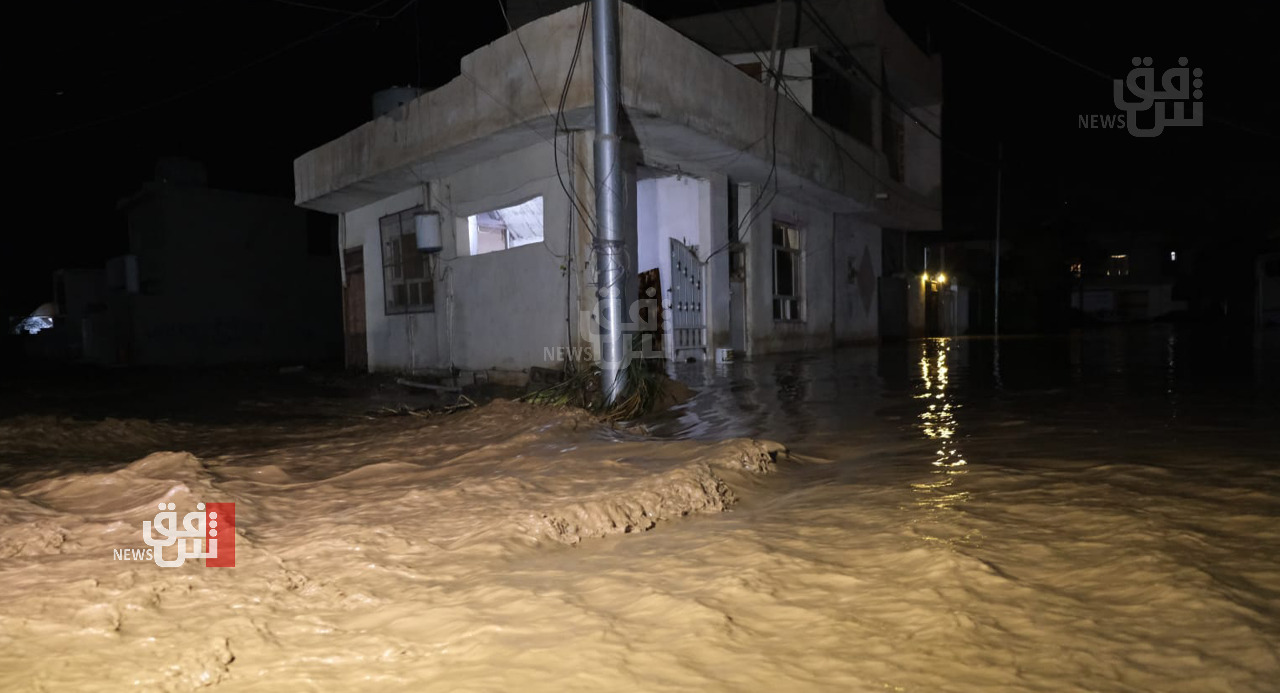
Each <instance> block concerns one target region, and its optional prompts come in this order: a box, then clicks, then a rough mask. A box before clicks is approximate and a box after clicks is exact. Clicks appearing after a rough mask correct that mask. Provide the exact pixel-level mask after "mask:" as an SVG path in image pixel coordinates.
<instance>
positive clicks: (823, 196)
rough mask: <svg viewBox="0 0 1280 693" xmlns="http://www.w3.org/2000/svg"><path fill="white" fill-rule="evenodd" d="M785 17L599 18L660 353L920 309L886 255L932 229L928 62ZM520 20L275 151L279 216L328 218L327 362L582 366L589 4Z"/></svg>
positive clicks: (845, 330)
mask: <svg viewBox="0 0 1280 693" xmlns="http://www.w3.org/2000/svg"><path fill="white" fill-rule="evenodd" d="M543 4H544V5H545V4H546V3H543ZM803 5H804V7H805V11H804V12H803V13H800V14H795V13H792V12H791V11H788V12H786V13H783V14H785V17H784V18H783V21H781V22H778V21H777V20H778V17H779V15H778V13H777V12H776V11H775V7H776V5H775V4H772V3H770V4H769V5H767V6H761V7H757V8H748V9H745V10H735V11H733V12H731V13H727V14H716V15H706V16H701V17H691V18H686V19H682V20H679V21H677V22H673V23H672V24H671V25H668V24H664V23H662V22H660V21H657V20H655V19H654V18H652V17H650V16H649V15H646V14H645V13H644V12H641V11H640V10H638V9H636V8H634V7H632V6H630V5H626V4H622V5H621V7H620V11H619V44H620V45H619V61H620V70H619V71H620V80H621V85H620V86H621V109H622V114H621V121H622V124H623V129H624V132H625V134H626V138H625V142H624V147H623V149H624V156H623V160H624V161H623V165H624V167H625V171H624V178H625V181H626V186H627V187H626V190H625V191H624V199H625V202H626V205H625V207H626V209H625V211H624V222H623V226H624V235H625V239H626V248H627V253H626V263H627V265H626V267H625V268H624V270H625V271H624V275H625V281H626V284H627V285H626V294H625V295H626V296H628V297H632V298H633V299H634V300H639V299H643V298H648V297H652V298H654V299H656V300H658V301H660V302H661V314H662V321H661V324H662V332H663V334H662V336H661V341H662V345H663V346H662V348H663V350H664V351H665V353H666V354H667V355H668V356H669V357H672V358H678V359H681V360H684V359H688V358H694V359H703V358H708V357H710V356H711V355H712V354H714V353H715V350H717V349H733V350H734V351H735V352H736V353H737V354H739V355H742V356H747V357H749V356H752V355H756V354H763V353H769V352H778V351H786V350H802V349H817V348H824V347H829V346H831V345H833V344H836V343H839V342H846V341H853V340H872V339H876V338H877V337H878V336H879V334H880V321H881V315H882V314H891V315H893V316H895V317H894V318H893V319H898V317H896V316H900V318H901V320H902V321H907V320H908V317H907V316H909V315H915V316H916V318H915V319H917V320H919V319H921V318H920V315H921V314H922V311H920V310H918V309H915V310H912V309H911V304H912V303H913V302H922V301H923V297H922V295H921V291H922V287H921V286H919V281H918V277H917V276H915V275H910V276H908V275H907V274H906V273H905V272H902V271H897V272H895V273H892V274H888V275H886V258H889V263H888V264H889V266H890V267H896V266H897V264H900V263H896V262H895V261H896V259H897V258H900V257H901V256H902V255H903V254H904V252H905V251H904V250H903V249H904V248H905V243H904V240H903V237H904V235H905V234H909V233H912V232H918V231H930V230H937V229H939V228H941V224H942V221H941V218H942V215H941V203H942V195H941V182H940V181H941V143H940V139H939V138H940V133H941V93H942V91H941V71H940V67H939V63H938V60H937V58H936V57H932V56H929V55H927V54H925V52H924V51H922V50H921V49H920V48H919V47H917V46H916V45H915V44H914V43H912V42H911V40H910V39H909V38H908V37H907V36H906V34H905V33H904V32H903V31H902V30H901V28H900V27H898V26H897V25H896V24H895V23H894V22H893V20H892V19H891V18H890V17H889V15H888V14H887V12H886V11H885V9H884V6H883V3H882V2H881V0H860V1H859V2H829V1H828V2H813V3H803ZM788 7H790V6H788ZM527 9H528V8H526V7H523V5H522V4H521V3H511V4H510V6H509V16H511V17H512V18H513V21H514V22H515V24H516V29H515V31H513V32H512V33H509V34H507V35H506V36H503V37H502V38H500V39H498V40H497V41H495V42H493V43H491V44H490V45H487V46H484V47H483V48H480V49H478V50H476V51H475V52H473V53H471V54H469V55H467V56H466V57H464V58H463V59H462V63H461V74H460V75H459V76H458V77H457V78H455V79H453V80H452V81H450V82H448V83H447V84H445V85H443V86H441V87H439V88H438V89H435V90H433V91H429V92H426V93H424V94H422V95H421V96H418V97H417V98H414V99H412V100H410V101H408V102H407V103H405V104H404V105H402V106H400V107H398V108H395V109H394V110H392V111H391V112H389V113H387V114H386V115H382V116H380V117H376V118H375V119H374V120H373V121H371V122H368V123H366V124H364V125H362V126H360V127H359V128H357V129H355V130H353V131H351V132H349V133H347V134H346V135H343V136H342V137H340V138H338V139H336V140H333V141H331V142H328V143H326V144H323V145H321V146H319V147H317V148H316V149H314V150H312V151H310V152H307V153H306V154H304V155H302V156H301V157H299V158H298V159H297V160H296V161H295V162H294V175H295V191H296V203H297V204H298V205H300V206H302V207H305V208H308V209H313V210H320V211H324V212H328V213H331V214H335V215H338V217H339V229H340V232H339V233H340V243H341V248H342V251H343V253H342V257H343V277H344V290H345V292H346V297H345V300H344V307H345V310H346V313H347V315H346V325H347V331H348V341H347V344H348V352H349V353H348V363H353V364H358V365H360V366H367V367H368V368H369V369H370V370H410V371H412V370H426V369H443V368H452V369H457V370H462V371H476V372H479V371H484V372H487V373H489V374H490V376H491V377H504V378H505V379H509V380H515V381H520V380H522V379H523V378H524V377H525V376H526V374H527V372H528V369H529V368H530V367H531V366H543V367H556V366H557V365H558V362H560V361H561V360H562V359H564V358H565V356H566V355H572V356H571V357H573V358H578V357H581V356H586V357H588V358H589V357H590V356H591V355H592V354H593V352H592V345H593V344H595V339H596V336H595V330H596V328H595V326H594V321H595V319H596V316H595V314H594V311H595V309H596V300H595V296H596V288H597V287H596V286H595V282H596V270H595V266H596V263H595V258H594V256H593V254H592V251H591V248H592V237H593V233H594V226H595V220H594V214H595V200H594V195H593V183H592V161H593V152H592V146H593V139H594V132H593V127H594V120H593V106H594V99H593V75H592V59H591V56H592V46H591V42H592V37H591V26H590V20H589V16H588V15H589V12H590V8H589V5H576V6H571V7H567V8H565V9H563V10H561V11H558V12H556V13H554V14H551V15H549V16H540V17H537V18H535V19H531V20H529V21H527V23H526V22H525V19H527V18H528V17H527V16H526V17H524V18H522V15H521V12H522V11H525V10H527ZM529 16H532V15H529ZM797 18H798V19H799V28H798V30H797V25H796V24H795V22H796V20H797ZM775 23H776V26H775ZM774 35H777V36H779V37H781V38H780V39H779V42H778V44H777V45H778V48H779V49H778V50H776V51H774V50H772V48H773V42H772V40H771V37H772V36H774ZM779 73H780V74H781V76H782V80H781V84H777V83H776V82H775V80H774V79H773V77H774V75H776V74H779ZM775 85H776V88H775ZM424 219H428V220H429V223H428V226H429V227H430V228H439V229H440V234H439V235H440V240H439V243H438V246H439V248H438V252H421V251H420V250H419V249H418V248H419V247H420V245H421V244H420V243H418V241H416V240H415V232H416V231H417V230H418V228H419V225H420V224H423V223H424V222H423V220H424ZM432 245H433V246H434V245H435V243H432ZM433 250H434V248H433Z"/></svg>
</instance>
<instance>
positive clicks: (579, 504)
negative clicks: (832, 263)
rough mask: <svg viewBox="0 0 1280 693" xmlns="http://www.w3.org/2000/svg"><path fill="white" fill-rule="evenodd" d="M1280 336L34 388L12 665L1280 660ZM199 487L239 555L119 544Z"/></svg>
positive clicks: (247, 669)
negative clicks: (231, 392)
mask: <svg viewBox="0 0 1280 693" xmlns="http://www.w3.org/2000/svg"><path fill="white" fill-rule="evenodd" d="M1277 356H1280V352H1277V351H1276V350H1274V349H1269V348H1255V346H1254V345H1252V344H1248V343H1237V342H1234V341H1230V340H1223V339H1220V338H1209V337H1197V336H1195V335H1194V334H1191V333H1182V332H1179V331H1175V330H1173V329H1170V328H1162V327H1153V328H1147V329H1142V330H1124V331H1108V332H1094V333H1087V334H1084V335H1074V336H1070V337H1058V338H1041V339H1005V340H1001V342H1000V343H999V345H997V344H996V343H994V342H992V341H990V340H977V339H975V340H966V339H960V340H928V341H917V342H911V343H907V344H904V345H893V346H885V347H879V348H859V349H847V350H839V351H835V352H825V353H821V354H809V355H803V356H787V357H776V358H768V359H759V360H756V361H753V362H750V363H737V364H732V365H729V366H721V367H715V366H711V367H701V366H699V367H696V368H693V369H690V370H683V371H682V372H681V375H682V377H684V378H686V379H687V380H690V381H692V384H693V385H694V387H696V388H698V389H699V393H698V395H697V396H696V397H695V398H694V399H693V400H692V401H690V402H689V403H687V404H685V405H683V406H682V407H680V408H679V409H678V410H677V411H676V412H674V413H673V414H672V415H671V416H669V417H667V418H666V419H664V420H662V421H660V422H658V423H656V424H653V425H652V426H651V427H650V428H651V430H650V432H649V433H647V434H645V433H639V432H635V431H631V432H619V431H614V430H610V429H608V428H605V427H602V426H600V425H598V424H597V423H595V422H594V421H592V420H591V419H589V418H588V417H586V416H585V415H582V414H580V413H575V412H570V411H557V410H550V409H545V408H534V407H528V406H523V405H518V404H514V403H509V402H498V403H495V404H492V405H489V406H487V407H485V408H483V409H481V410H478V411H472V412H464V413H460V414H456V415H453V416H450V417H434V418H418V417H393V418H379V419H365V418H359V417H339V416H334V417H329V418H327V419H323V420H314V421H298V422H296V423H293V424H281V423H280V422H278V421H263V422H260V423H254V422H252V421H249V422H217V423H206V424H201V423H198V422H196V423H193V422H189V421H188V422H178V421H175V420H158V419H156V420H144V419H138V418H126V419H106V420H101V419H90V420H67V419H60V418H55V417H51V416H47V415H40V414H32V415H21V416H14V417H10V418H7V419H4V420H0V479H2V480H3V488H0V558H2V559H3V560H2V561H0V585H3V590H0V689H3V690H20V691H22V690H30V691H43V690H48V691H62V690H78V691H79V690H86V691H94V690H102V691H118V690H124V689H135V690H173V691H183V690H194V689H199V688H202V687H207V686H212V687H214V688H215V689H216V690H228V691H280V690H289V691H306V690H324V691H330V690H332V691H350V690H404V691H458V690H472V691H489V690H495V691H499V690H521V691H542V690H545V691H565V690H581V691H601V690H624V689H626V690H644V691H651V690H672V691H674V690H681V691H683V690H727V691H760V690H764V691H769V690H832V691H1068V690H1090V691H1162V692H1164V691H1187V692H1193V691H1194V692H1195V693H1203V692H1212V691H1274V690H1276V683H1275V682H1276V681H1280V659H1278V654H1277V653H1278V648H1280V607H1278V606H1277V605H1278V604H1280V522H1277V515H1280V464H1278V463H1280V455H1278V454H1277V449H1278V448H1277V443H1280V433H1278V432H1277V431H1278V430H1280V426H1278V425H1277V416H1276V415H1277V413H1278V411H1280V409H1277V407H1278V406H1280V395H1278V394H1277V393H1278V392H1280V390H1278V389H1277V385H1278V384H1280V360H1278V359H1277ZM682 368H684V367H682ZM773 441H776V442H773ZM783 446H785V448H786V449H787V450H789V452H787V451H784V450H783ZM198 501H205V502H234V503H235V504H236V513H237V526H238V533H237V565H236V567H235V568H224V569H218V568H205V567H202V566H201V565H200V564H199V561H196V560H192V561H189V562H188V563H187V564H185V565H183V566H181V567H179V568H161V567H159V566H157V565H156V564H155V563H153V562H150V561H127V560H117V559H116V557H115V556H116V554H115V553H114V552H115V550H116V549H125V548H132V549H137V548H145V545H144V544H143V541H142V531H141V523H142V521H143V520H145V519H151V518H152V517H153V516H154V515H155V513H156V506H157V504H158V503H161V502H166V503H167V502H174V503H175V504H176V505H178V506H181V507H180V509H194V508H188V507H187V506H194V504H195V503H196V502H198Z"/></svg>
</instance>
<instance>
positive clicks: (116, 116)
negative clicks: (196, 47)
mask: <svg viewBox="0 0 1280 693" xmlns="http://www.w3.org/2000/svg"><path fill="white" fill-rule="evenodd" d="M388 2H391V0H378V2H375V3H373V4H372V5H370V6H369V7H367V8H366V9H365V10H364V11H363V12H361V13H359V14H355V13H353V14H350V15H348V16H347V17H346V18H345V19H342V20H340V21H338V22H336V23H334V24H331V25H329V26H327V27H325V28H323V29H320V30H318V31H315V32H313V33H310V34H307V35H306V36H303V37H301V38H299V39H296V40H294V41H291V42H289V43H287V44H285V45H284V46H281V47H280V48H277V49H276V50H273V51H271V52H269V53H267V54H266V55H263V56H261V57H259V58H256V59H254V60H251V61H249V62H247V63H245V64H243V65H240V66H239V67H236V68H234V69H231V70H228V71H227V72H224V73H222V74H219V75H216V76H214V77H211V78H209V79H207V80H205V81H203V82H200V83H199V84H196V85H194V86H191V87H189V88H187V89H182V90H180V91H177V92H174V93H172V94H170V95H168V96H165V97H161V98H159V99H155V100H153V101H148V102H146V103H143V104H140V105H138V106H135V107H133V108H127V109H125V110H123V111H118V112H116V113H113V114H111V115H107V116H103V117H101V118H97V119H94V120H89V121H85V122H83V123H80V124H78V125H72V126H69V127H65V128H62V129H59V130H54V131H52V132H47V133H44V134H40V135H33V136H31V137H28V138H26V139H24V140H20V141H18V142H15V143H12V144H10V145H8V146H15V145H20V144H29V143H31V142H39V141H42V140H47V139H50V138H54V137H62V136H64V135H69V134H72V133H75V132H80V131H81V130H87V129H90V128H95V127H98V126H100V125H105V124H107V123H111V122H115V121H117V120H120V119H121V118H128V117H130V116H134V115H137V114H139V113H144V112H146V111H149V110H151V109H153V108H157V107H159V106H164V105H166V104H169V103H173V102H174V101H178V100H180V99H183V98H185V97H187V96H190V95H192V94H194V93H196V92H199V91H203V90H205V89H207V88H209V87H211V86H214V85H216V84H219V83H221V82H223V81H225V80H227V79H230V78H232V77H234V76H236V75H238V74H240V73H241V72H244V71H246V70H249V69H252V68H254V67H257V66H258V65H261V64H263V63H265V62H267V61H269V60H272V59H273V58H276V57H278V56H280V55H283V54H285V53H287V52H289V51H291V50H293V49H294V48H297V47H298V46H301V45H303V44H305V43H309V42H311V41H313V40H315V39H318V38H321V37H323V36H325V35H327V34H330V33H332V32H334V31H337V30H338V29H340V28H342V27H344V26H346V25H347V24H348V23H350V22H352V21H354V20H356V19H359V18H361V17H362V16H366V15H367V13H368V12H369V11H372V10H375V9H377V8H379V7H381V6H383V5H385V4H387V3H388ZM417 2H418V0H406V2H405V4H404V5H403V6H401V7H400V9H398V10H396V11H395V13H394V14H393V15H391V16H392V17H395V16H398V15H400V13H402V12H404V11H405V10H406V9H408V8H409V7H410V6H412V5H414V4H415V3H417Z"/></svg>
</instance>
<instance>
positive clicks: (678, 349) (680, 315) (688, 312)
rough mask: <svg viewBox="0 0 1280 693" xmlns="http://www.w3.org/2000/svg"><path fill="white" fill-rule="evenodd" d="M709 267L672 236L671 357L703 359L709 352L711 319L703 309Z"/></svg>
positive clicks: (679, 359) (683, 359) (676, 358)
mask: <svg viewBox="0 0 1280 693" xmlns="http://www.w3.org/2000/svg"><path fill="white" fill-rule="evenodd" d="M705 269H706V268H704V267H703V266H702V262H701V261H699V260H698V256H697V255H696V254H694V252H693V250H692V249H690V248H689V246H687V245H685V244H683V243H681V242H680V241H678V240H676V239H674V238H672V239H671V339H670V340H668V343H669V344H670V346H669V347H668V348H669V349H670V350H671V358H672V359H673V360H675V361H676V362H683V361H687V360H689V359H697V360H701V359H704V358H706V355H707V348H706V347H707V321H706V316H705V314H704V313H703V310H702V306H703V302H704V301H703V292H702V288H703V286H704V284H705V283H704V282H703V280H702V279H703V274H704V272H705Z"/></svg>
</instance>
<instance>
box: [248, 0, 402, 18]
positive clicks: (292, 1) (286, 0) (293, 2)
mask: <svg viewBox="0 0 1280 693" xmlns="http://www.w3.org/2000/svg"><path fill="white" fill-rule="evenodd" d="M271 1H272V2H275V3H278V4H281V5H288V6H290V7H301V8H304V9H308V10H319V11H321V12H332V13H334V14H343V15H346V16H348V17H351V18H354V19H377V20H381V21H385V20H388V19H395V18H396V17H398V16H399V15H400V13H401V12H404V9H405V8H404V7H402V8H400V9H399V10H396V11H395V12H393V13H392V14H388V15H377V14H369V12H370V11H371V10H374V9H377V7H376V6H375V7H370V8H369V9H366V10H344V9H342V8H340V7H329V6H327V5H315V4H312V3H309V2H299V0H271ZM405 7H408V6H407V5H406V6H405Z"/></svg>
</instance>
